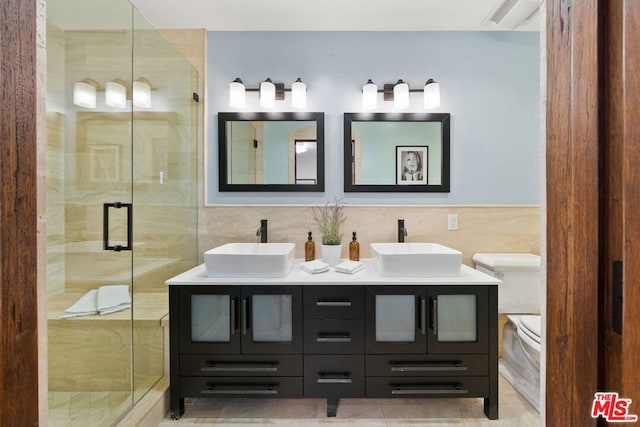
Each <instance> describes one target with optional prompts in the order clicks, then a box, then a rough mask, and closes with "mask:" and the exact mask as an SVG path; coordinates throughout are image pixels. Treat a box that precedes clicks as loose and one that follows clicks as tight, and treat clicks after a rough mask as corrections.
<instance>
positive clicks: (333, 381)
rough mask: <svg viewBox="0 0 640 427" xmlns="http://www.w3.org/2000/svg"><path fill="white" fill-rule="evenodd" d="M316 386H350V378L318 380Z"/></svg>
mask: <svg viewBox="0 0 640 427" xmlns="http://www.w3.org/2000/svg"><path fill="white" fill-rule="evenodd" d="M316 381H317V382H318V384H351V383H352V382H353V380H352V379H351V378H318V379H317V380H316Z"/></svg>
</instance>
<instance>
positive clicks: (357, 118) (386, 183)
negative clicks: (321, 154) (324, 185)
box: [344, 113, 451, 193]
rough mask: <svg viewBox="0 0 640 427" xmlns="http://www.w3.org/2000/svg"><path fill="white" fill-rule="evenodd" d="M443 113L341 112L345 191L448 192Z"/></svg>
mask: <svg viewBox="0 0 640 427" xmlns="http://www.w3.org/2000/svg"><path fill="white" fill-rule="evenodd" d="M449 121H450V115H449V114H448V113H345V114H344V191H345V192H351V193H353V192H404V193H414V192H428V193H448V192H449V191H450V156H451V146H450V125H449Z"/></svg>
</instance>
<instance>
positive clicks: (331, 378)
mask: <svg viewBox="0 0 640 427" xmlns="http://www.w3.org/2000/svg"><path fill="white" fill-rule="evenodd" d="M349 374H350V373H349V372H327V373H322V372H320V373H319V375H318V376H319V377H320V378H318V379H317V380H316V382H317V383H318V384H351V383H352V382H353V380H352V379H351V378H349Z"/></svg>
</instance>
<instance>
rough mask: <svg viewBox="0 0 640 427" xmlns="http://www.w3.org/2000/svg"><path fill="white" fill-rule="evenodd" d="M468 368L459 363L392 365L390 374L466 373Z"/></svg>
mask: <svg viewBox="0 0 640 427" xmlns="http://www.w3.org/2000/svg"><path fill="white" fill-rule="evenodd" d="M468 370H469V367H467V366H465V365H462V364H460V363H440V364H439V363H431V364H424V365H417V364H406V365H404V364H399V363H396V364H393V365H392V366H391V372H441V371H468Z"/></svg>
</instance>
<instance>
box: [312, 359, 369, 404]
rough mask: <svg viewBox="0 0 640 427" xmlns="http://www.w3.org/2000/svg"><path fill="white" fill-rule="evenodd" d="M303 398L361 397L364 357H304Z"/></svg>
mask: <svg viewBox="0 0 640 427" xmlns="http://www.w3.org/2000/svg"><path fill="white" fill-rule="evenodd" d="M304 395H305V397H363V396H364V356H363V355H361V354H360V355H349V356H305V357H304Z"/></svg>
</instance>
